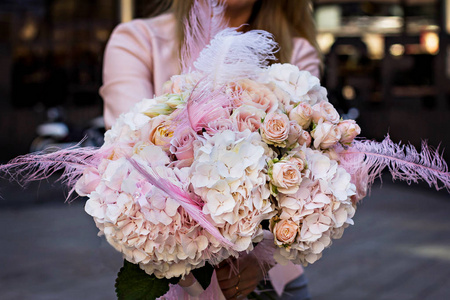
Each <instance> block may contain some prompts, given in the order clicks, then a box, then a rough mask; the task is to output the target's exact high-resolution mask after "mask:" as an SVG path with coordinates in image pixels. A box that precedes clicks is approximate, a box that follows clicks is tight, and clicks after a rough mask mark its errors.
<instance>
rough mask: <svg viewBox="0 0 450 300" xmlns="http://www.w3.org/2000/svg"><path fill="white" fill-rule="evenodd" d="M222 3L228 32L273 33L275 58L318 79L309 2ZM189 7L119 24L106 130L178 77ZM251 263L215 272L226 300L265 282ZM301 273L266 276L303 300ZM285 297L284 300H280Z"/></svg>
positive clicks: (107, 88) (107, 66)
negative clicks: (237, 29) (230, 29)
mask: <svg viewBox="0 0 450 300" xmlns="http://www.w3.org/2000/svg"><path fill="white" fill-rule="evenodd" d="M222 1H223V2H224V3H225V5H226V9H225V12H224V15H225V18H226V19H227V21H228V24H229V26H231V27H239V26H241V25H242V24H247V25H244V26H241V27H240V30H245V31H247V30H251V29H262V30H266V31H268V32H271V33H272V34H273V35H274V37H275V40H276V41H277V42H278V44H279V45H280V51H279V52H277V54H276V56H277V58H278V60H279V62H281V63H287V62H289V63H291V64H294V65H297V66H298V67H299V68H300V69H302V70H307V71H310V72H311V73H312V74H313V75H315V76H319V64H320V59H319V54H318V53H319V52H318V47H317V43H316V41H315V27H314V22H313V19H312V15H311V9H310V8H311V3H310V0H301V1H298V0H277V1H273V0H222ZM192 2H193V0H173V1H170V0H165V1H161V5H160V9H158V10H157V11H155V12H154V13H153V15H154V17H151V18H148V19H141V20H134V21H131V22H128V23H124V24H120V25H119V26H117V28H116V29H115V30H114V32H113V33H112V35H111V38H110V40H109V42H108V45H107V48H106V51H105V57H104V66H103V86H102V87H101V89H100V94H101V96H102V97H103V99H104V118H105V125H106V127H107V128H109V127H111V125H112V124H113V123H114V121H115V119H116V118H117V117H118V116H119V115H120V114H121V113H122V112H125V111H128V110H129V109H130V108H131V106H133V105H134V104H135V103H136V102H138V101H140V100H142V99H143V98H152V97H153V96H154V95H160V94H161V93H162V87H163V83H164V82H166V81H167V80H169V78H170V77H171V76H172V75H176V74H179V73H180V66H179V50H180V48H181V45H182V43H183V39H184V35H185V34H184V30H185V26H184V24H183V20H184V19H185V18H186V17H187V16H188V13H189V10H190V8H191V6H192ZM167 8H169V10H167ZM255 263H256V259H255V258H254V257H253V256H251V255H250V256H248V257H245V258H240V259H239V262H238V264H237V265H239V273H238V274H236V275H232V277H229V274H230V272H229V271H230V270H229V268H230V267H229V266H228V265H227V264H224V266H222V267H220V268H218V269H217V272H216V273H217V280H218V282H219V285H220V287H221V289H222V292H223V294H224V296H225V297H226V298H227V299H236V298H238V297H239V298H241V297H245V296H246V295H247V294H249V293H250V292H251V291H253V290H254V289H255V287H256V285H257V284H258V282H259V281H260V280H262V279H263V277H264V274H263V273H262V272H261V270H260V269H259V268H254V267H253V266H254V265H255ZM302 272H303V269H302V268H301V267H300V266H293V265H291V266H288V267H280V266H276V267H274V268H273V269H272V270H271V271H270V272H269V275H270V277H271V279H272V283H273V284H274V287H275V288H276V286H278V287H279V286H280V285H281V286H282V287H281V289H282V288H283V287H284V285H285V284H287V283H289V282H290V286H289V285H288V286H287V288H288V289H289V288H291V291H290V295H291V296H292V297H293V299H306V298H307V290H306V289H305V288H304V287H305V286H306V282H305V281H304V280H303V277H299V276H300V275H301V274H302ZM286 275H287V277H286ZM295 278H297V279H296V280H293V279H295ZM277 279H278V282H277ZM183 284H184V285H186V286H189V285H191V284H192V282H191V281H189V280H187V281H186V282H184V283H183ZM302 288H303V289H302ZM296 289H297V290H299V291H300V292H299V293H300V294H301V293H305V292H306V295H305V296H304V297H303V296H302V297H303V298H301V297H300V296H298V294H295V293H296V291H295V290H296ZM288 292H289V291H288ZM286 297H287V296H286ZM286 297H285V295H283V299H286Z"/></svg>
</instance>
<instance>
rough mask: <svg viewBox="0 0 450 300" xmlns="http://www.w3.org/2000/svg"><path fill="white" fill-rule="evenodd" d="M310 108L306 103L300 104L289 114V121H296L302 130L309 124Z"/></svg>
mask: <svg viewBox="0 0 450 300" xmlns="http://www.w3.org/2000/svg"><path fill="white" fill-rule="evenodd" d="M312 112H313V111H312V108H311V105H309V104H308V103H305V102H302V103H300V104H299V105H297V106H296V107H294V108H293V109H292V110H291V112H290V113H289V119H291V120H293V121H296V122H297V123H298V125H300V126H301V127H302V128H303V129H306V128H308V127H309V125H310V124H311V117H312Z"/></svg>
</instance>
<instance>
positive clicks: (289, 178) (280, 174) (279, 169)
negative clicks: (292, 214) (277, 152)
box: [271, 161, 302, 194]
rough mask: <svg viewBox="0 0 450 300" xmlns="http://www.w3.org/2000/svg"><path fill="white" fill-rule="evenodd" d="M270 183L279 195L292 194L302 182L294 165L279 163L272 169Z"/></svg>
mask: <svg viewBox="0 0 450 300" xmlns="http://www.w3.org/2000/svg"><path fill="white" fill-rule="evenodd" d="M271 182H272V184H273V185H275V186H276V187H277V188H278V191H279V192H280V193H283V194H294V193H295V192H297V190H298V188H299V185H300V183H301V182H302V175H301V173H300V171H299V170H298V168H297V166H296V165H295V164H293V163H290V162H283V161H281V162H278V163H275V164H274V165H273V167H272V181H271Z"/></svg>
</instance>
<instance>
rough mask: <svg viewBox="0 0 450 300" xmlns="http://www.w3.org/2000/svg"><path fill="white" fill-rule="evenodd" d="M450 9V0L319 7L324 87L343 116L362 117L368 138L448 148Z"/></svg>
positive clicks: (342, 2) (333, 1) (334, 0)
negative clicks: (344, 114) (347, 114)
mask: <svg viewBox="0 0 450 300" xmlns="http://www.w3.org/2000/svg"><path fill="white" fill-rule="evenodd" d="M449 11H450V1H449V0H377V1H347V0H316V1H314V12H315V18H316V22H317V26H318V31H319V34H318V41H319V44H320V46H321V48H322V49H323V52H324V54H325V72H324V76H323V81H322V83H323V84H324V85H325V86H326V87H327V89H328V92H329V98H330V101H331V102H333V104H335V106H337V107H339V108H340V110H341V112H342V113H348V112H349V111H350V113H349V117H351V116H352V115H353V116H355V115H358V112H359V118H358V123H360V124H361V127H362V129H363V135H364V136H365V137H369V138H376V139H382V138H383V136H384V135H385V134H386V133H388V132H389V134H390V135H391V137H392V138H393V139H394V140H396V141H399V140H403V141H404V142H407V141H410V142H411V143H413V144H415V145H416V146H418V145H419V144H420V140H421V139H429V142H430V144H432V145H435V146H437V145H439V143H440V142H442V144H443V146H445V145H450V135H449V134H448V133H447V130H446V128H450V111H449V106H450V105H449V104H450V84H449V83H450V80H449V79H450V45H449V33H450V12H449ZM355 108H356V109H357V110H355ZM355 112H356V113H355ZM446 155H447V157H448V158H450V156H449V155H448V154H446Z"/></svg>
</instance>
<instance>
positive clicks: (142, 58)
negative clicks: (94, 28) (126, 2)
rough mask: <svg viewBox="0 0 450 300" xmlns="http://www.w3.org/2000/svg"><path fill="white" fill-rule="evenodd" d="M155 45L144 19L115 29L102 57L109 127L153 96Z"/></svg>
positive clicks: (104, 97)
mask: <svg viewBox="0 0 450 300" xmlns="http://www.w3.org/2000/svg"><path fill="white" fill-rule="evenodd" d="M152 68H153V62H152V45H151V38H150V34H149V32H148V30H147V28H146V24H145V23H144V21H141V20H136V21H131V22H128V23H123V24H120V25H118V26H117V27H116V29H115V30H114V31H113V33H112V35H111V37H110V40H109V42H108V44H107V46H106V50H105V55H104V60H103V86H102V87H101V88H100V95H101V96H102V98H103V101H104V119H105V125H106V128H110V127H111V125H112V124H113V123H114V121H115V120H116V119H117V117H118V116H119V115H120V114H121V113H123V112H126V111H128V110H129V109H130V108H131V106H133V104H135V103H136V102H138V101H140V100H142V99H143V98H149V97H153V94H154V89H153V85H152V82H153V80H152Z"/></svg>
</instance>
